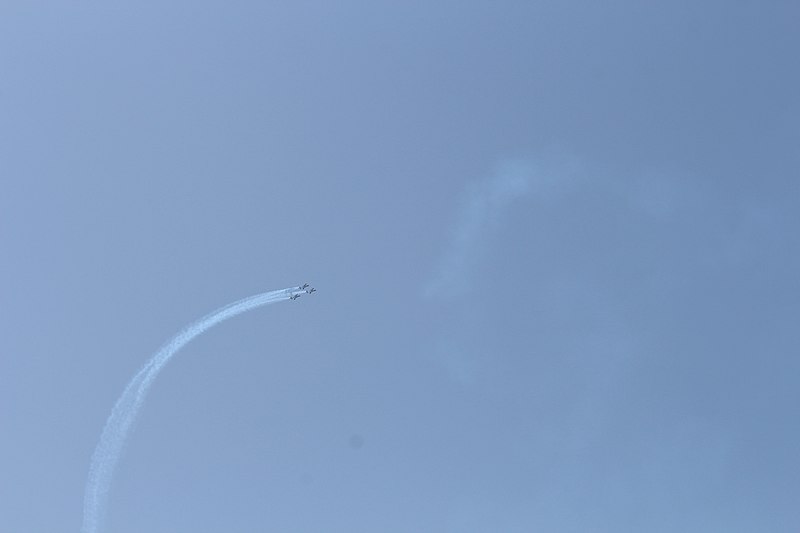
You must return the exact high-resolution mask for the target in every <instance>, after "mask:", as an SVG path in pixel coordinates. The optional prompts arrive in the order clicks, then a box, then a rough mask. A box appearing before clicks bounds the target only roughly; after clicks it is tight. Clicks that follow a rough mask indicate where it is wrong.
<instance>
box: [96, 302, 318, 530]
mask: <svg viewBox="0 0 800 533" xmlns="http://www.w3.org/2000/svg"><path fill="white" fill-rule="evenodd" d="M297 293H305V291H301V290H300V289H299V288H298V287H291V288H288V289H281V290H277V291H270V292H264V293H261V294H256V295H255V296H250V297H249V298H244V299H242V300H239V301H237V302H233V303H232V304H229V305H226V306H225V307H221V308H220V309H217V310H216V311H214V312H212V313H210V314H208V315H206V316H204V317H203V318H201V319H200V320H197V321H196V322H194V323H192V324H190V325H189V326H187V327H186V328H184V329H183V330H181V331H180V332H179V333H178V334H177V335H175V336H174V337H173V338H172V339H170V341H169V342H167V343H166V344H165V345H164V346H162V347H161V348H160V349H159V350H158V351H157V352H156V353H155V355H153V357H151V358H150V360H149V361H147V363H146V364H145V365H144V367H143V368H142V369H141V370H140V371H139V372H138V373H137V374H136V375H135V376H134V377H133V379H131V381H130V383H128V386H127V387H125V390H124V391H123V393H122V396H120V397H119V399H118V400H117V403H116V404H114V408H113V409H112V410H111V415H109V417H108V420H107V421H106V426H105V428H103V433H102V434H101V435H100V441H99V442H98V443H97V448H95V450H94V454H93V455H92V464H91V466H90V467H89V478H88V480H87V481H86V493H85V494H84V501H83V526H82V528H81V531H82V533H96V532H98V531H99V530H100V525H101V521H102V519H103V515H104V513H105V506H106V500H107V499H108V491H109V488H110V486H111V478H112V477H113V475H114V469H115V468H116V466H117V463H118V462H119V458H120V455H121V453H122V449H123V447H124V445H125V440H126V438H127V436H128V432H129V431H130V429H131V426H132V425H133V422H134V421H135V420H136V415H137V413H138V412H139V409H140V408H141V407H142V404H143V403H144V400H145V397H146V396H147V391H148V390H149V388H150V385H152V383H153V380H154V379H155V378H156V376H157V375H158V373H159V372H160V371H161V369H162V368H163V367H164V365H166V364H167V362H169V360H170V359H171V358H172V356H173V355H175V354H176V353H177V352H178V350H180V349H181V348H183V346H185V345H186V344H187V343H188V342H189V341H191V340H192V339H194V338H195V337H197V336H198V335H200V334H202V333H204V332H205V331H206V330H208V329H209V328H211V327H212V326H214V325H216V324H219V323H220V322H222V321H223V320H227V319H229V318H232V317H234V316H236V315H238V314H241V313H244V312H246V311H250V310H251V309H255V308H256V307H261V306H264V305H268V304H271V303H275V302H279V301H282V300H288V299H289V298H290V297H291V296H293V295H294V294H297Z"/></svg>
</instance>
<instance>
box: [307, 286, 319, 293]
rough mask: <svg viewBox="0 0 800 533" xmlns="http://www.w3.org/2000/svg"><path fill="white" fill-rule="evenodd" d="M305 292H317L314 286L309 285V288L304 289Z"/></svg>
mask: <svg viewBox="0 0 800 533" xmlns="http://www.w3.org/2000/svg"><path fill="white" fill-rule="evenodd" d="M306 292H307V293H308V294H311V293H312V292H317V289H315V288H314V287H311V288H310V289H306Z"/></svg>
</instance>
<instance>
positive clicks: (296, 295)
mask: <svg viewBox="0 0 800 533" xmlns="http://www.w3.org/2000/svg"><path fill="white" fill-rule="evenodd" d="M298 298H300V295H299V294H292V295H291V296H289V299H290V300H297V299H298Z"/></svg>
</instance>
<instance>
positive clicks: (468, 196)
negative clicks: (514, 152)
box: [425, 161, 534, 297]
mask: <svg viewBox="0 0 800 533" xmlns="http://www.w3.org/2000/svg"><path fill="white" fill-rule="evenodd" d="M533 176H534V168H533V165H531V164H530V163H529V162H526V161H507V162H504V163H503V164H501V165H499V166H498V167H497V169H496V170H495V172H494V173H492V174H491V176H489V178H488V179H486V180H483V181H478V182H474V183H471V184H469V185H468V186H467V188H466V191H465V192H464V195H463V199H462V202H461V207H460V210H459V214H458V218H457V221H456V224H455V227H454V228H453V231H452V232H451V235H450V242H449V243H448V245H447V247H446V249H445V252H444V254H443V256H442V259H441V261H440V263H439V266H438V268H437V270H436V272H435V275H434V276H433V279H432V280H431V281H430V282H429V283H428V284H427V286H426V287H425V296H427V297H439V296H444V295H458V294H462V293H464V292H466V290H467V289H468V288H469V285H470V278H471V275H472V272H473V270H474V269H475V266H476V263H477V262H478V261H479V260H480V258H481V255H482V252H483V248H484V247H485V245H486V240H487V239H488V238H489V237H490V236H491V234H492V233H493V232H494V231H496V230H497V228H498V226H499V225H500V223H501V221H502V216H503V214H504V213H505V212H506V211H507V210H508V208H509V206H510V205H511V204H512V203H513V202H514V201H515V200H517V199H519V198H522V197H524V196H526V195H527V194H528V193H529V192H530V189H531V183H532V180H533Z"/></svg>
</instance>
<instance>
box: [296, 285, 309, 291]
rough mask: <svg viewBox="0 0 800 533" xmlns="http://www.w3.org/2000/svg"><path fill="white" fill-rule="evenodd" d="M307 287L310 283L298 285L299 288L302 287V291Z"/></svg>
mask: <svg viewBox="0 0 800 533" xmlns="http://www.w3.org/2000/svg"><path fill="white" fill-rule="evenodd" d="M306 287H308V283H303V285H301V286H300V287H297V288H298V289H300V290H301V291H302V290H303V289H305V288H306Z"/></svg>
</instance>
